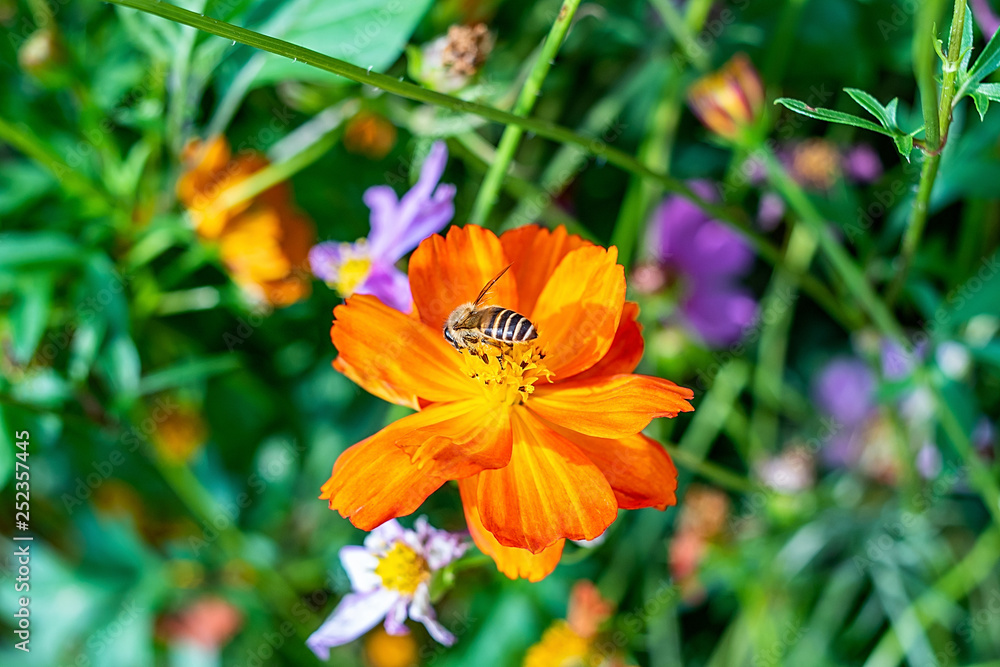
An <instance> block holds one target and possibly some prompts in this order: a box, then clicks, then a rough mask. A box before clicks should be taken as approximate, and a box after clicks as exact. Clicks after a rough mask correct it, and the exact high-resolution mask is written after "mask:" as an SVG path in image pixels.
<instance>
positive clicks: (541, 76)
mask: <svg viewBox="0 0 1000 667" xmlns="http://www.w3.org/2000/svg"><path fill="white" fill-rule="evenodd" d="M579 5H580V0H563V4H562V7H560V9H559V13H558V14H557V15H556V20H555V22H553V24H552V28H551V29H550V30H549V34H548V36H547V37H546V38H545V42H544V43H543V44H542V48H541V50H540V52H539V54H538V57H537V58H536V59H535V64H534V65H533V66H532V68H531V72H529V73H528V78H527V80H526V81H525V82H524V86H523V87H522V88H521V94H520V95H518V98H517V102H515V103H514V109H513V112H514V114H515V115H518V116H527V115H528V114H529V113H531V110H532V109H533V108H534V106H535V101H536V100H537V99H538V95H539V94H540V92H541V90H542V83H543V82H544V81H545V77H546V76H547V75H548V73H549V68H550V67H551V66H552V63H553V62H555V57H556V54H557V53H558V52H559V47H560V46H562V43H563V40H564V39H566V33H567V32H568V31H569V26H570V24H571V23H572V22H573V17H574V16H575V15H576V8H577V7H579ZM522 134H524V130H523V129H522V128H520V127H518V126H517V125H508V126H507V127H506V128H505V129H504V131H503V136H502V137H500V144H499V145H498V146H497V156H496V160H494V161H493V164H491V165H490V168H489V171H487V172H486V177H485V178H484V179H483V183H482V185H481V186H480V187H479V193H478V194H477V195H476V201H475V202H474V203H473V205H472V213H471V215H470V216H469V221H470V222H471V223H472V224H475V225H482V224H484V223H485V222H486V219H487V218H489V215H490V211H491V210H492V209H493V204H494V203H496V200H497V195H498V194H499V192H500V184H501V183H503V179H504V176H506V174H507V169H508V167H509V166H510V163H511V161H512V160H513V159H514V153H515V152H516V151H517V146H518V144H519V143H520V141H521V135H522Z"/></svg>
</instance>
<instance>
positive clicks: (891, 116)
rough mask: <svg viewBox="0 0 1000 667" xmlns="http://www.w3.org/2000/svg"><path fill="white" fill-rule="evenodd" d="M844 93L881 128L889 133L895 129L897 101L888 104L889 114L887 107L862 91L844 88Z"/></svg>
mask: <svg viewBox="0 0 1000 667" xmlns="http://www.w3.org/2000/svg"><path fill="white" fill-rule="evenodd" d="M844 92H845V93H847V94H848V95H850V96H851V97H852V98H853V99H854V101H855V102H857V103H858V104H860V105H861V106H862V107H864V108H865V109H866V110H867V111H868V113H870V114H871V115H873V116H875V118H876V119H877V120H878V122H879V123H881V124H882V127H884V128H885V129H887V130H889V131H890V132H891V131H893V130H895V129H896V106H897V105H898V103H899V100H898V99H894V100H892V101H891V102H889V104H890V105H891V106H892V111H891V112H890V110H889V107H886V106H882V103H881V102H879V101H878V100H877V99H875V98H874V97H872V96H871V95H870V94H869V93H866V92H865V91H863V90H859V89H857V88H844Z"/></svg>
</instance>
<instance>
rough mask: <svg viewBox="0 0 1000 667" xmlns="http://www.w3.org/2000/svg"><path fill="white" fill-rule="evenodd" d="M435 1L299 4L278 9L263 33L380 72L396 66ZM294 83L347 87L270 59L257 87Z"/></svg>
mask: <svg viewBox="0 0 1000 667" xmlns="http://www.w3.org/2000/svg"><path fill="white" fill-rule="evenodd" d="M430 5H431V0H407V1H406V2H401V1H396V2H390V3H386V2H384V0H337V2H330V0H298V2H290V3H287V4H285V5H284V7H282V8H281V9H279V10H278V11H277V12H276V13H275V15H274V16H273V17H271V19H270V20H269V21H268V22H267V24H265V25H264V26H263V27H262V28H261V31H260V32H262V33H264V34H270V35H274V36H278V37H281V38H282V39H284V40H287V41H289V42H292V43H294V44H297V45H299V46H304V47H305V48H307V49H314V50H316V51H319V52H320V53H326V54H328V55H331V56H333V57H334V58H339V59H340V60H346V61H347V62H349V63H351V64H354V65H357V66H358V67H365V68H371V69H372V70H374V71H376V72H382V71H383V70H385V69H386V68H387V67H389V65H391V64H392V63H394V62H396V59H398V58H399V56H400V54H401V53H402V52H403V48H404V47H405V46H406V43H407V41H409V38H410V35H411V34H412V33H413V30H414V29H415V28H416V26H417V23H419V22H420V19H421V18H423V15H424V14H425V13H426V12H427V8H428V7H430ZM286 79H292V80H296V81H311V82H316V83H320V82H324V83H345V79H343V78H342V77H339V76H337V75H335V74H330V73H329V72H323V71H320V70H318V69H316V68H313V67H309V66H307V65H305V64H303V63H298V62H294V61H290V60H288V59H287V58H280V57H277V56H267V59H266V61H265V63H264V66H263V68H261V71H260V73H259V74H258V75H257V77H256V78H255V79H254V85H255V86H262V85H266V84H269V83H273V82H275V81H282V80H286Z"/></svg>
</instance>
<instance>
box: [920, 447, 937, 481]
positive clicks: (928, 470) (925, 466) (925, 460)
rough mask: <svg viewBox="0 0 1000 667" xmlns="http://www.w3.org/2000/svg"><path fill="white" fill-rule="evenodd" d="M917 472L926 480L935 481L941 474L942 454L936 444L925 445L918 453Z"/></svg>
mask: <svg viewBox="0 0 1000 667" xmlns="http://www.w3.org/2000/svg"><path fill="white" fill-rule="evenodd" d="M917 472H919V473H920V476H921V477H923V478H924V479H934V478H935V477H937V476H938V473H939V472H941V452H940V451H938V448H937V446H936V445H934V443H932V442H926V443H924V446H923V447H921V448H920V451H919V452H917Z"/></svg>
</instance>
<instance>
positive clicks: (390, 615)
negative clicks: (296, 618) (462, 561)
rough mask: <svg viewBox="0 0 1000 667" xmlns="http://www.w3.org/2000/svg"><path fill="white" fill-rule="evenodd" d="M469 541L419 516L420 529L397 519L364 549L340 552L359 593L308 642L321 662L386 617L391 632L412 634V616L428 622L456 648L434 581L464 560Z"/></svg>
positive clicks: (437, 635)
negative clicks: (436, 602)
mask: <svg viewBox="0 0 1000 667" xmlns="http://www.w3.org/2000/svg"><path fill="white" fill-rule="evenodd" d="M467 548H468V543H467V542H465V541H464V540H462V538H461V537H460V536H458V535H456V534H454V533H449V532H447V531H444V530H438V529H436V528H432V527H431V526H430V524H428V523H427V519H426V518H424V517H420V518H419V519H417V522H416V526H415V530H407V529H405V528H403V527H402V526H401V525H400V524H399V522H398V521H396V520H395V519H393V520H391V521H387V522H386V523H384V524H382V525H381V526H379V527H378V528H376V529H375V530H373V531H372V532H371V533H369V535H368V537H366V538H365V545H364V546H363V547H358V546H347V547H344V548H342V549H341V550H340V562H341V563H342V564H343V566H344V569H345V570H346V571H347V576H348V577H349V578H350V580H351V587H352V588H353V589H354V592H352V593H349V594H348V595H345V596H344V598H343V599H342V600H341V601H340V604H338V605H337V608H336V609H334V610H333V613H332V614H330V617H329V618H328V619H326V621H325V622H324V623H323V625H321V626H320V627H319V629H318V630H316V632H314V633H312V635H310V637H309V639H308V640H306V645H307V646H308V647H309V648H310V649H311V650H312V652H313V653H315V654H316V655H317V656H318V657H319V658H320V659H321V660H326V659H328V658H329V657H330V649H331V648H332V647H334V646H340V645H342V644H346V643H348V642H351V641H354V640H355V639H357V638H358V637H360V636H361V635H363V634H364V633H366V632H368V631H369V630H371V629H372V628H373V627H375V626H376V625H377V624H378V622H379V621H381V620H382V619H385V631H386V632H388V633H389V634H390V635H405V634H407V633H408V632H409V629H407V627H406V625H405V624H404V623H405V621H406V619H407V618H411V619H413V620H414V621H418V622H420V623H423V624H424V627H426V628H427V631H428V632H429V633H430V635H431V637H433V638H434V639H435V640H436V641H438V642H440V643H442V644H444V645H445V646H451V645H452V644H454V643H455V637H454V635H452V634H451V633H450V632H448V631H447V630H446V629H445V628H444V626H442V625H441V624H440V623H438V622H437V618H436V616H435V614H434V608H433V607H432V606H431V597H430V586H429V584H430V580H431V577H432V576H433V574H434V573H435V572H437V571H438V570H440V569H441V568H443V567H445V566H446V565H448V564H449V563H451V562H452V561H454V560H455V559H457V558H459V557H460V556H461V555H462V554H463V553H465V550H466V549H467Z"/></svg>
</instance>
